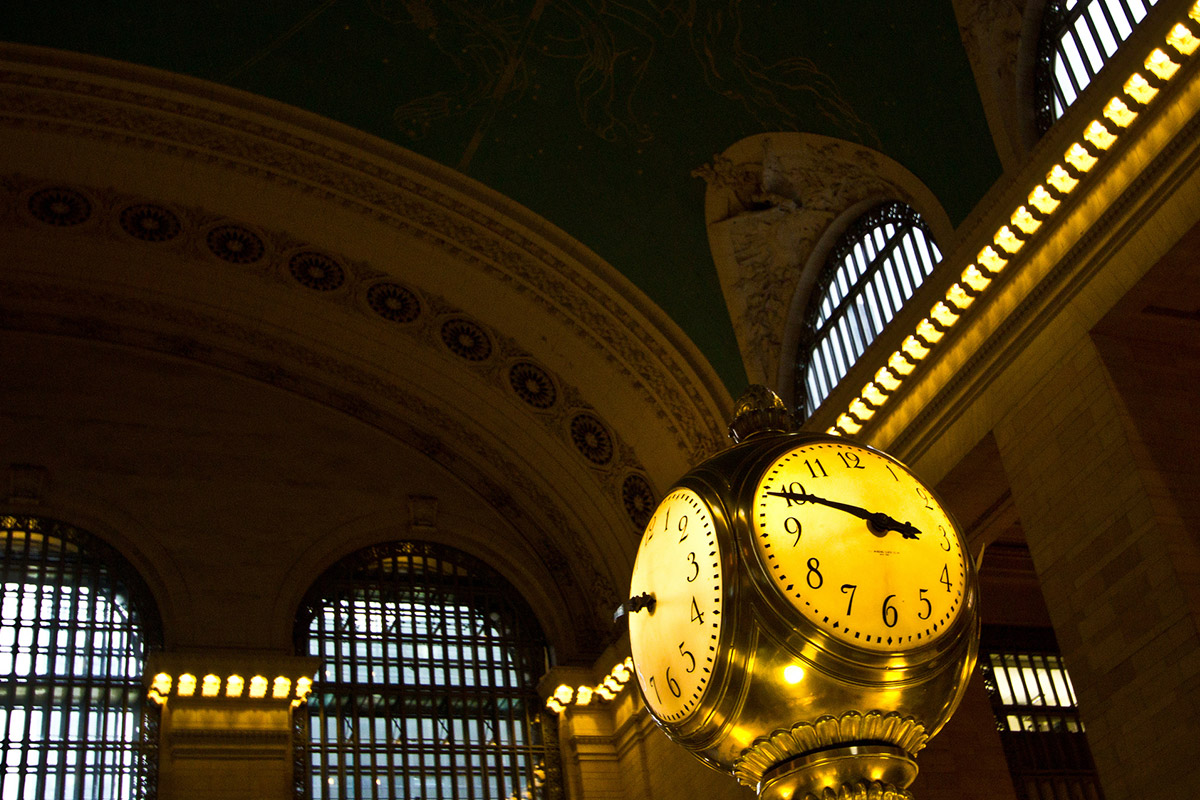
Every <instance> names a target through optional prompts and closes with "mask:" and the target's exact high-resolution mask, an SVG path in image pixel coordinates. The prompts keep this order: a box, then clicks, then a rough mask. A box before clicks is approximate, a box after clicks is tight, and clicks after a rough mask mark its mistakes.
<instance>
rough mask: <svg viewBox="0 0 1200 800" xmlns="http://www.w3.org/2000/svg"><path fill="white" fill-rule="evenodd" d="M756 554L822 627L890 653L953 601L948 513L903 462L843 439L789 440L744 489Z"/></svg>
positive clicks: (931, 629) (907, 646)
mask: <svg viewBox="0 0 1200 800" xmlns="http://www.w3.org/2000/svg"><path fill="white" fill-rule="evenodd" d="M753 531H754V546H755V551H756V553H757V554H758V557H759V559H760V561H761V562H762V564H763V565H764V566H765V567H766V568H767V569H766V573H767V574H768V575H770V577H771V578H772V579H773V581H774V584H775V588H776V589H777V590H778V591H779V593H780V594H781V595H782V596H783V597H785V598H786V599H787V601H788V602H789V603H790V604H791V605H792V607H793V608H795V609H796V611H798V612H799V613H800V614H802V615H804V617H805V618H806V619H808V620H809V621H810V622H811V623H812V624H813V626H814V627H816V628H817V629H818V630H819V631H820V632H821V633H822V634H824V635H825V636H828V637H830V638H832V639H834V640H837V641H839V642H842V643H845V644H846V645H850V646H852V647H857V648H862V649H864V650H868V651H871V652H877V653H894V652H899V651H905V650H911V649H914V648H921V647H927V646H928V645H930V644H933V643H934V642H936V641H938V640H939V639H941V638H942V637H943V636H945V635H946V632H947V631H949V630H951V627H952V625H953V623H954V622H955V620H956V619H957V618H958V615H959V613H960V612H961V611H962V608H963V601H964V596H965V589H966V576H967V564H966V556H965V555H964V553H963V547H962V542H961V540H960V538H959V536H958V534H957V532H956V529H955V525H954V522H953V521H951V519H950V516H949V515H948V514H947V513H946V511H945V510H944V509H943V508H942V506H941V504H940V503H939V502H938V501H937V499H936V498H935V497H934V494H933V492H932V491H931V490H930V489H929V487H927V486H926V485H925V484H923V483H922V482H921V481H920V480H919V479H917V478H916V477H915V476H914V475H913V474H912V473H911V472H909V471H908V469H907V468H905V467H904V466H903V465H902V464H900V463H899V462H898V461H896V460H895V459H892V458H890V457H888V456H886V455H884V454H883V453H880V452H879V451H877V450H872V449H870V448H867V447H863V446H861V445H858V444H854V443H852V442H848V441H824V442H822V441H818V442H810V443H804V444H799V445H797V446H796V447H793V448H791V449H789V450H788V451H786V452H785V453H784V454H783V455H781V456H779V457H778V458H776V459H775V460H774V461H773V462H772V463H771V464H770V466H768V467H767V469H766V471H765V472H764V473H763V475H762V477H761V478H760V479H759V481H758V485H757V487H756V488H755V490H754V510H753Z"/></svg>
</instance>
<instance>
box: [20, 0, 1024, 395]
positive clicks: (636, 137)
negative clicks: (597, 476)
mask: <svg viewBox="0 0 1200 800" xmlns="http://www.w3.org/2000/svg"><path fill="white" fill-rule="evenodd" d="M0 38H3V39H6V40H10V41H16V42H23V43H28V44H38V45H46V46H50V47H57V48H62V49H67V50H76V51H81V52H85V53H92V54H96V55H102V56H107V57H109V58H115V59H121V60H124V61H131V62H135V63H140V64H145V65H149V66H153V67H159V68H162V69H166V70H171V71H174V72H180V73H185V74H188V75H194V76H197V77H200V78H204V79H207V80H211V81H216V82H218V83H223V84H227V85H230V86H233V87H236V88H239V89H244V90H247V91H250V92H255V93H257V94H261V95H265V96H267V97H270V98H273V99H276V100H281V101H283V102H286V103H291V104H293V105H296V106H300V107H302V108H305V109H308V110H310V111H313V112H316V113H318V114H321V115H324V116H326V117H330V118H332V119H335V120H338V121H341V122H343V123H346V124H348V125H352V126H354V127H356V128H359V129H361V130H364V131H367V132H369V133H372V134H375V135H377V136H380V137H383V138H385V139H389V140H391V141H393V142H395V143H397V144H400V145H402V146H404V147H406V148H409V149H411V150H414V151H416V152H418V153H421V154H423V155H425V156H427V157H429V158H432V159H434V160H436V161H439V162H441V163H442V164H445V165H448V166H450V167H455V168H457V169H459V170H461V171H462V172H464V173H466V174H467V175H469V176H470V177H472V178H474V179H476V180H479V181H481V182H482V183H484V184H486V185H487V186H489V187H491V188H493V189H495V190H497V191H499V192H502V193H504V194H505V195H508V196H509V197H511V198H513V199H514V200H516V201H518V202H520V203H522V204H523V205H525V206H527V207H528V208H530V209H532V210H533V211H534V212H536V213H538V214H540V215H542V216H544V217H545V218H546V219H548V220H549V221H551V222H552V223H554V224H555V225H557V226H559V227H560V228H562V229H563V230H564V231H566V232H567V233H568V234H570V235H571V236H573V237H574V238H576V239H578V240H579V241H581V242H583V243H584V244H585V245H587V246H589V247H591V248H592V249H593V250H594V251H595V252H596V253H597V254H599V255H600V256H601V257H602V258H604V259H605V260H607V261H608V262H609V263H611V264H612V265H613V266H614V267H616V268H617V269H618V270H620V271H621V272H622V273H624V274H625V275H626V276H627V277H628V278H629V279H630V280H632V281H633V282H634V283H635V284H636V285H637V286H638V287H640V288H641V289H642V290H643V291H644V292H645V293H646V294H647V295H649V297H650V298H651V299H652V300H654V301H655V302H656V303H657V304H658V305H659V306H660V307H662V308H663V309H664V310H665V311H666V312H667V313H668V314H669V315H670V316H671V317H672V318H673V319H674V320H675V321H676V322H677V323H678V324H679V325H680V327H682V328H683V329H684V331H685V332H686V333H687V334H688V335H689V336H691V338H692V339H693V341H695V342H696V344H697V345H698V346H699V347H700V349H701V350H702V351H703V352H704V353H705V354H706V355H707V356H708V358H709V360H710V361H711V362H712V364H713V366H714V367H715V368H716V370H717V372H718V374H720V376H721V377H722V378H723V379H724V381H725V383H726V385H727V386H728V387H729V388H730V390H731V391H732V392H735V393H736V392H738V391H740V389H741V388H742V386H743V385H744V384H745V380H746V379H745V375H744V372H743V370H742V367H741V362H740V358H739V356H738V352H737V346H736V343H735V341H734V337H733V332H732V328H731V325H730V322H729V316H728V313H727V311H726V309H725V304H724V301H723V299H722V297H721V292H720V288H719V286H718V282H717V275H716V271H715V268H714V266H713V263H712V258H711V256H710V254H709V250H708V241H707V236H706V233H705V227H704V213H703V198H704V189H705V186H704V183H703V181H702V180H700V179H699V178H696V177H694V176H693V175H692V171H693V170H695V169H696V168H697V167H699V166H702V165H703V164H705V163H708V162H709V161H711V159H712V157H713V155H714V154H715V153H720V152H721V151H723V150H724V149H725V148H727V147H728V146H730V145H731V144H733V143H734V142H736V141H738V140H740V139H742V138H744V137H746V136H750V135H752V134H757V133H764V132H770V131H805V132H811V133H819V134H824V135H826V136H835V137H839V138H842V139H848V140H850V141H854V142H859V143H861V144H864V145H867V146H869V147H872V148H875V149H878V150H880V151H882V152H884V153H886V154H887V155H888V156H890V157H891V158H893V159H895V160H896V161H898V162H900V163H901V164H903V165H904V166H905V167H907V168H908V169H909V170H911V171H912V172H913V173H914V174H916V175H917V177H918V178H920V179H921V180H922V181H923V182H924V183H925V184H926V185H927V186H928V187H929V188H930V189H931V190H932V191H933V192H934V194H936V195H937V197H938V199H939V200H940V201H941V203H942V204H943V206H944V207H945V208H946V211H947V213H948V214H949V215H950V218H951V220H952V221H953V222H954V223H955V224H957V223H959V222H961V221H962V219H963V218H964V217H965V216H966V214H967V213H968V212H969V211H970V210H971V208H972V207H973V206H974V204H975V203H976V202H977V201H978V200H979V198H980V197H981V196H982V195H983V193H984V191H985V190H986V189H987V188H988V187H989V186H990V185H991V184H992V182H993V181H994V180H995V179H996V178H997V177H998V176H999V173H1000V166H999V161H998V159H997V157H996V154H995V150H994V148H993V146H992V143H991V138H990V136H989V134H988V130H987V126H986V123H985V121H984V117H983V111H982V108H981V106H980V103H979V100H978V97H977V94H976V90H975V84H974V81H973V79H972V77H971V73H970V69H969V65H968V63H967V58H966V54H965V53H964V51H963V48H962V44H961V41H960V39H959V34H958V29H957V27H956V25H955V20H954V14H953V10H952V8H951V4H950V0H943V1H942V2H933V1H932V0H921V1H920V2H906V3H885V2H866V1H865V0H844V1H839V2H832V1H831V0H826V1H825V2H816V1H814V0H810V1H808V2H802V1H801V0H781V1H780V2H766V1H764V0H760V1H759V2H754V1H753V0H491V1H490V2H486V1H485V0H286V2H285V1H284V0H237V1H234V0H224V1H222V0H188V2H165V3H164V2H161V1H159V2H145V0H121V2H114V3H97V2H94V0H89V1H87V2H84V1H83V0H60V2H54V3H52V2H45V0H9V2H7V3H5V4H4V6H3V8H2V9H0Z"/></svg>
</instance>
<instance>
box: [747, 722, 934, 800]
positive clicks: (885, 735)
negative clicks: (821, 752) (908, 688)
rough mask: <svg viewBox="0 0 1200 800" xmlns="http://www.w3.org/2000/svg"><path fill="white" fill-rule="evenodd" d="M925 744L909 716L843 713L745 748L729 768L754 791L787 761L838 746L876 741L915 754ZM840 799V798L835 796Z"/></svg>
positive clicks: (918, 725) (925, 737) (922, 731)
mask: <svg viewBox="0 0 1200 800" xmlns="http://www.w3.org/2000/svg"><path fill="white" fill-rule="evenodd" d="M927 741H929V735H928V734H927V733H926V732H925V726H924V725H922V724H921V723H919V722H917V721H916V720H915V719H913V718H912V717H901V716H900V715H899V714H896V713H895V712H889V713H887V714H884V713H882V712H879V711H869V712H867V713H866V714H862V713H859V712H858V711H847V712H846V713H844V714H842V715H841V716H840V717H831V716H829V717H821V718H820V719H818V720H817V721H816V722H815V723H811V722H801V723H798V724H796V725H793V726H792V727H791V728H790V729H789V730H780V731H776V732H775V733H773V734H771V735H770V736H768V737H765V738H762V739H758V740H757V741H755V742H754V743H753V744H752V745H750V747H748V748H746V750H745V752H743V753H742V756H741V758H739V759H738V760H737V762H736V763H735V764H734V767H733V774H734V777H736V778H737V779H738V781H739V782H740V783H742V784H744V785H746V786H749V787H751V788H757V787H758V784H759V782H760V781H762V779H763V775H764V774H765V773H766V772H767V771H768V770H769V769H771V768H772V767H774V766H776V765H777V764H780V763H782V762H784V761H786V760H788V759H790V758H795V757H796V756H801V755H804V754H805V753H811V752H813V751H814V750H818V749H821V748H828V747H832V746H834V745H839V744H852V743H858V742H876V743H886V744H891V745H895V746H896V747H899V748H900V749H901V750H903V751H905V752H906V753H908V754H910V755H916V753H917V752H918V751H920V750H921V749H922V748H924V747H925V743H926V742H927ZM839 796H840V795H839Z"/></svg>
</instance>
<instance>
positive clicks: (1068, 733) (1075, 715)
mask: <svg viewBox="0 0 1200 800" xmlns="http://www.w3.org/2000/svg"><path fill="white" fill-rule="evenodd" d="M1056 650H1057V648H1056V647H1055V646H1054V644H1053V637H1052V636H1047V635H1045V634H1044V632H1042V631H1038V630H1032V631H1030V630H1024V629H1004V628H1002V629H998V630H989V629H987V628H985V630H984V636H983V642H982V644H981V648H980V654H979V667H980V671H981V672H982V673H983V679H984V685H985V687H986V688H987V691H988V694H989V696H990V697H991V700H992V710H993V712H994V714H995V717H996V725H997V728H998V729H999V730H1000V738H1001V742H1002V744H1003V746H1004V752H1005V756H1006V757H1007V759H1008V764H1009V771H1010V772H1011V773H1012V777H1013V786H1014V788H1015V789H1016V792H1017V796H1018V798H1020V800H1039V798H1041V797H1071V798H1086V799H1087V800H1102V798H1103V793H1102V791H1101V789H1100V785H1099V782H1098V779H1097V776H1096V771H1095V765H1094V764H1093V762H1092V757H1091V751H1090V750H1089V749H1088V745H1087V738H1086V734H1085V731H1084V726H1083V721H1082V720H1081V719H1080V716H1079V711H1078V708H1077V704H1076V699H1075V690H1074V688H1073V687H1072V685H1071V678H1070V676H1069V675H1068V674H1067V669H1066V666H1065V665H1064V664H1063V661H1062V658H1061V657H1060V656H1059V655H1058V653H1057V652H1056Z"/></svg>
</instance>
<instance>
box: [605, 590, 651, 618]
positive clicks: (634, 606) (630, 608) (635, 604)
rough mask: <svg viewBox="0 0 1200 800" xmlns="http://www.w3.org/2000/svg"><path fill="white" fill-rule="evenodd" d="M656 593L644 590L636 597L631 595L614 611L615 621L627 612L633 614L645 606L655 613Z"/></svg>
mask: <svg viewBox="0 0 1200 800" xmlns="http://www.w3.org/2000/svg"><path fill="white" fill-rule="evenodd" d="M655 602H656V601H655V599H654V595H652V594H650V593H649V592H642V593H641V594H639V595H637V596H636V597H631V598H629V599H628V600H626V601H625V602H624V603H621V605H619V606H617V610H616V611H615V612H613V622H616V621H617V620H619V619H620V618H621V617H623V616H625V615H626V614H632V613H633V612H635V611H641V610H642V609H643V608H645V609H648V610H649V611H650V613H651V614H653V613H654V606H655Z"/></svg>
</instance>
